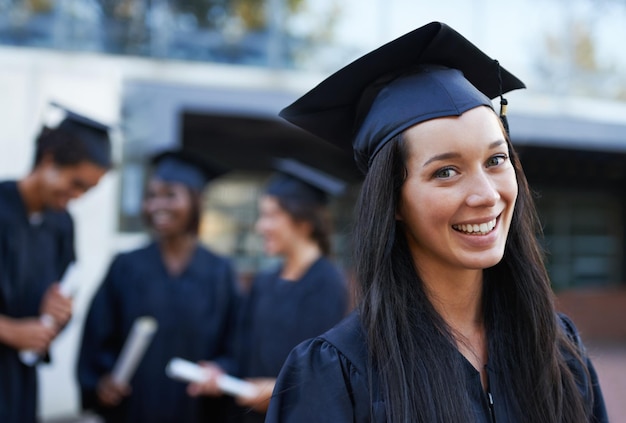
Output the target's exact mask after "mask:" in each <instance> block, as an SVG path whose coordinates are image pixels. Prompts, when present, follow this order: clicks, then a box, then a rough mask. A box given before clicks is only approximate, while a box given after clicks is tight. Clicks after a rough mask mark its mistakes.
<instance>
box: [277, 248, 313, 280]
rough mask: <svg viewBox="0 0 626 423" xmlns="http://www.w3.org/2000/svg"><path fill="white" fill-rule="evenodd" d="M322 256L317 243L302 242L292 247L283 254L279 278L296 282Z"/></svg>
mask: <svg viewBox="0 0 626 423" xmlns="http://www.w3.org/2000/svg"><path fill="white" fill-rule="evenodd" d="M321 256H322V251H321V250H320V248H319V246H318V245H317V243H315V242H313V241H308V240H307V241H304V242H302V243H299V244H296V245H293V247H292V248H291V249H290V250H289V251H288V252H287V253H286V254H285V261H284V263H283V269H282V271H281V273H280V276H281V278H283V279H286V280H289V281H294V282H295V281H298V280H299V279H300V278H301V277H302V276H304V274H305V273H306V271H307V270H308V269H309V267H311V265H312V264H313V263H315V262H316V261H317V260H318V259H319V258H320V257H321Z"/></svg>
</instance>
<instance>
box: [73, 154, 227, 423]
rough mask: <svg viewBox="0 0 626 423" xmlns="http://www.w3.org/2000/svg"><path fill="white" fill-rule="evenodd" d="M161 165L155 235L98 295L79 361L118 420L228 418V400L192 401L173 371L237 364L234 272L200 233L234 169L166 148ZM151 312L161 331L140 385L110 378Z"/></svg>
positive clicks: (88, 394)
mask: <svg viewBox="0 0 626 423" xmlns="http://www.w3.org/2000/svg"><path fill="white" fill-rule="evenodd" d="M152 165H153V166H152V167H153V172H152V175H151V177H150V181H149V183H148V186H147V189H146V194H145V197H144V217H145V221H146V223H147V225H148V226H149V228H150V229H151V231H152V235H153V238H154V239H153V241H152V242H151V243H149V244H148V245H147V246H145V247H143V248H140V249H138V250H135V251H131V252H128V253H124V254H120V255H118V256H117V257H116V258H115V260H114V261H113V263H112V264H111V267H110V269H109V272H108V274H107V276H106V278H105V280H104V281H103V282H102V284H101V286H100V288H99V290H98V293H97V294H96V296H95V297H94V299H93V302H92V305H91V308H90V311H89V315H88V317H87V320H86V323H85V328H84V333H83V340H82V346H81V352H80V359H79V363H78V380H79V383H80V387H81V394H82V404H83V408H85V409H90V410H93V411H95V412H97V413H98V414H100V415H102V416H103V417H104V418H105V420H106V421H107V422H115V423H123V422H148V421H149V422H159V421H184V422H190V423H192V422H196V421H198V422H199V421H206V419H207V418H208V416H210V417H211V418H219V417H217V416H219V415H220V413H223V412H225V410H226V409H225V403H224V402H223V401H222V400H220V399H214V400H213V399H211V400H206V401H202V400H199V399H195V398H192V397H191V396H189V395H187V393H186V391H185V389H186V386H185V384H183V383H181V382H178V381H175V380H172V379H169V378H168V377H167V376H166V374H165V368H166V366H167V364H168V362H169V361H170V360H171V359H172V358H173V357H185V358H186V359H188V360H193V361H199V360H214V361H215V362H217V363H219V365H220V366H222V367H223V368H224V369H226V370H227V371H232V370H233V369H232V365H231V362H232V360H230V359H229V358H228V357H230V356H231V355H232V354H231V351H229V346H230V343H231V337H232V326H233V323H234V318H235V306H236V302H237V293H236V288H237V286H236V283H235V277H234V272H233V270H232V267H231V264H230V262H229V260H227V259H225V258H223V257H219V256H217V255H216V254H214V253H213V252H211V251H209V250H208V249H206V248H205V247H203V246H202V245H200V243H199V242H198V234H197V233H198V220H199V213H200V197H201V193H202V191H203V189H204V187H205V185H206V184H207V183H208V182H209V181H210V180H213V179H215V178H216V177H218V176H220V175H221V174H222V173H224V169H220V168H218V167H216V166H215V165H212V164H210V163H209V162H207V161H206V160H205V159H203V158H202V157H199V156H198V155H196V154H193V153H190V152H189V151H168V152H165V153H162V154H159V155H157V156H155V157H154V158H153V159H152ZM142 316H151V317H153V318H154V319H155V320H156V321H157V323H158V331H157V332H156V334H155V335H154V337H153V339H152V343H151V346H150V348H149V349H148V350H147V352H146V355H145V356H144V358H143V360H142V362H141V363H140V364H139V367H138V369H137V372H136V374H135V375H134V377H133V379H132V380H131V383H130V385H126V384H119V383H118V382H115V381H113V379H112V378H111V377H110V373H111V370H112V368H113V364H114V363H115V361H116V360H117V358H118V356H119V355H120V352H121V350H122V347H123V343H124V340H125V339H126V337H127V336H128V334H129V331H130V329H131V327H132V325H133V322H134V321H135V319H137V318H139V317H142ZM103 363H104V364H103Z"/></svg>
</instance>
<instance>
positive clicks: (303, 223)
mask: <svg viewBox="0 0 626 423" xmlns="http://www.w3.org/2000/svg"><path fill="white" fill-rule="evenodd" d="M294 224H295V227H296V230H297V231H298V233H299V234H300V235H302V237H303V238H312V236H313V224H312V223H311V222H309V221H307V220H300V221H294Z"/></svg>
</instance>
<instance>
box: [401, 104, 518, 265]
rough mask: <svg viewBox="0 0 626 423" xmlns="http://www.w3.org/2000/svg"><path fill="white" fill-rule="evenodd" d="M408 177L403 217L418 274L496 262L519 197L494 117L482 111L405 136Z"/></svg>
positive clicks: (403, 194)
mask: <svg viewBox="0 0 626 423" xmlns="http://www.w3.org/2000/svg"><path fill="white" fill-rule="evenodd" d="M404 140H405V143H406V144H405V145H406V147H407V152H408V154H407V162H406V167H407V172H408V174H407V178H406V181H405V182H404V185H403V186H402V191H401V197H400V204H399V206H398V210H397V218H398V219H399V220H401V221H402V222H404V224H405V227H406V232H407V239H408V244H409V247H410V249H411V252H412V255H413V258H414V260H416V264H417V266H418V268H419V269H420V272H431V271H438V269H439V271H443V270H446V269H447V270H451V269H453V268H457V269H485V268H487V267H491V266H493V265H495V264H497V263H498V262H499V261H500V260H501V259H502V256H503V254H504V247H505V243H506V239H507V235H508V231H509V227H510V224H511V218H512V216H513V208H514V206H515V200H516V198H517V180H516V176H515V171H514V168H513V165H512V163H511V161H510V159H509V151H508V147H507V144H506V142H505V138H504V135H503V132H502V128H501V126H500V122H499V119H498V117H497V116H496V115H495V113H494V112H493V111H492V110H491V109H488V108H487V107H477V108H474V109H471V110H469V111H467V112H465V113H463V114H462V115H461V116H459V117H445V118H439V119H433V120H429V121H426V122H423V123H420V124H418V125H416V126H414V127H412V128H410V129H408V130H407V131H406V132H405V133H404Z"/></svg>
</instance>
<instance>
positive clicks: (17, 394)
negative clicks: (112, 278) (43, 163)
mask: <svg viewBox="0 0 626 423" xmlns="http://www.w3.org/2000/svg"><path fill="white" fill-rule="evenodd" d="M72 261H74V225H73V222H72V218H71V217H70V215H69V214H68V213H67V212H65V211H44V212H42V213H41V214H40V215H39V217H38V218H37V220H36V221H35V220H34V221H33V222H31V221H30V220H29V217H28V214H27V211H26V207H25V205H24V201H23V200H22V197H21V195H20V193H19V191H18V188H17V183H16V182H15V181H5V182H1V183H0V314H1V315H4V316H9V317H15V318H20V317H36V316H38V315H39V309H40V306H41V300H42V298H43V295H44V293H45V292H46V290H47V289H48V287H49V286H50V285H51V284H52V283H53V282H56V281H58V280H59V279H60V278H61V276H62V274H63V272H64V271H65V269H66V268H67V266H68V265H69V263H71V262H72ZM36 406H37V372H36V368H35V367H29V366H26V365H24V364H22V362H21V361H20V360H19V357H18V351H16V350H14V349H13V348H11V347H9V346H7V345H3V344H0V422H2V423H31V422H34V421H35V416H36Z"/></svg>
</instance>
